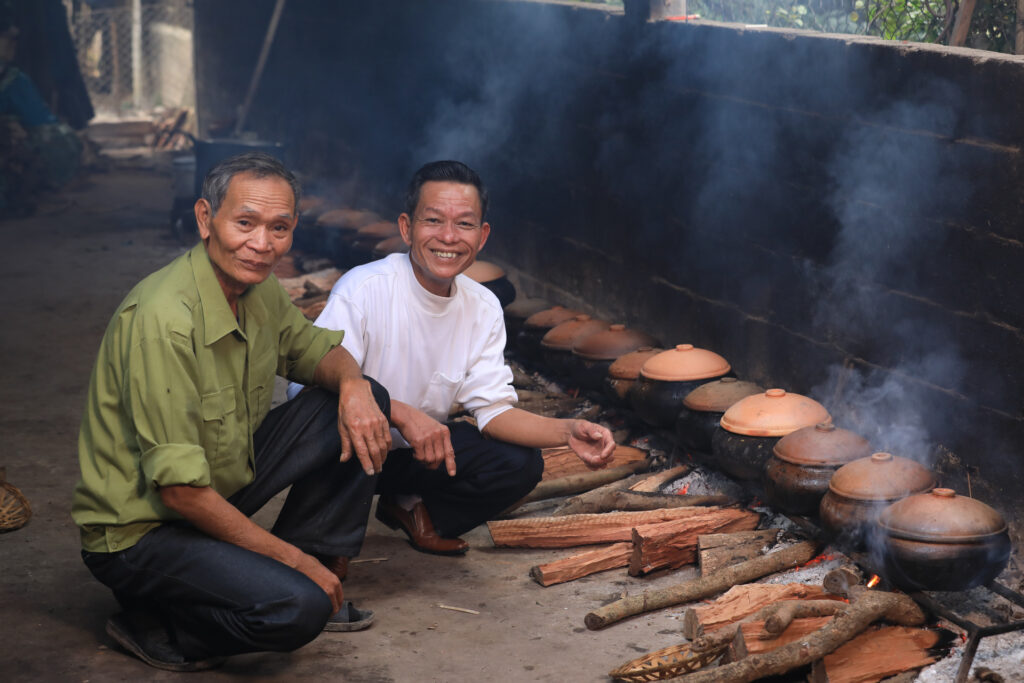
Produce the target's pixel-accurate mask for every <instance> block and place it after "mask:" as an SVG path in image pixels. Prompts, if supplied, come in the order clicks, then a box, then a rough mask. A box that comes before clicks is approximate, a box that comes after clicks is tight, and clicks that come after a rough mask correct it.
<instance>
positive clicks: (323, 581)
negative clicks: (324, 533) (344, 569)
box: [294, 553, 345, 614]
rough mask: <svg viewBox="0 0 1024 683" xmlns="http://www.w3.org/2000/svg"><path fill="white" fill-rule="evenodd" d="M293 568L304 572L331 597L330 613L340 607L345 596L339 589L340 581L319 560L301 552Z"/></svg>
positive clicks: (335, 611) (333, 612)
mask: <svg viewBox="0 0 1024 683" xmlns="http://www.w3.org/2000/svg"><path fill="white" fill-rule="evenodd" d="M294 569H297V570H298V571H300V572H302V573H303V574H305V575H306V576H307V577H308V578H309V579H310V581H312V582H313V583H315V584H316V585H318V586H320V588H322V589H323V591H324V593H327V597H328V598H330V599H331V608H332V609H331V614H335V613H337V611H338V610H340V609H341V606H342V605H343V604H344V602H343V600H344V598H345V593H344V592H343V591H342V589H341V581H340V580H338V577H337V575H335V573H334V572H332V571H331V570H330V569H328V568H327V567H325V566H324V565H323V563H321V562H320V560H318V559H316V558H315V557H313V556H312V555H307V554H306V553H301V554H300V555H299V558H298V562H297V563H296V564H295V566H294Z"/></svg>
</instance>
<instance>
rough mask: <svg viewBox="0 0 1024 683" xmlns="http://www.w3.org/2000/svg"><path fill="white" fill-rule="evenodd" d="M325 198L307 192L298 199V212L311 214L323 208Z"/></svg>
mask: <svg viewBox="0 0 1024 683" xmlns="http://www.w3.org/2000/svg"><path fill="white" fill-rule="evenodd" d="M325 204H326V200H325V199H324V198H323V197H320V196H318V195H315V194H307V195H305V196H303V197H302V199H300V200H299V213H300V214H312V213H316V212H317V211H320V210H321V209H322V208H324V205H325Z"/></svg>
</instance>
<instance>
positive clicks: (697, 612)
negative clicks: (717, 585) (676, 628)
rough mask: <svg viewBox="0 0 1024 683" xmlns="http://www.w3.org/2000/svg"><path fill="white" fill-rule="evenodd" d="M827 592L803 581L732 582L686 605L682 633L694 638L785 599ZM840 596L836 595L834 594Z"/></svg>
mask: <svg viewBox="0 0 1024 683" xmlns="http://www.w3.org/2000/svg"><path fill="white" fill-rule="evenodd" d="M826 596H827V594H826V593H825V590H824V589H823V588H822V587H821V586H812V585H809V584H805V583H746V584H740V585H738V586H733V587H732V588H730V589H729V590H727V591H726V592H725V593H723V594H722V595H721V596H720V597H719V598H717V599H716V600H715V601H714V602H711V603H708V604H706V605H698V606H696V607H688V608H686V611H685V612H683V636H684V637H685V638H686V639H687V640H694V639H695V638H697V637H698V636H700V635H701V634H704V633H711V632H712V631H715V630H717V629H719V628H722V627H723V626H727V625H728V624H733V623H735V622H737V621H740V620H741V619H744V618H746V617H749V616H750V615H752V614H754V613H756V612H757V611H758V610H760V609H763V608H764V607H767V606H768V605H773V604H777V603H781V602H783V601H786V600H819V599H824V598H826ZM835 599H837V600H840V599H841V598H839V597H838V596H837V597H836V598H835Z"/></svg>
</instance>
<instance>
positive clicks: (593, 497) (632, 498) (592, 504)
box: [554, 485, 736, 515]
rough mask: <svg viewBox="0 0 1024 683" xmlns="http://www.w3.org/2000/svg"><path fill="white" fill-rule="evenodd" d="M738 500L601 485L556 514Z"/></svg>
mask: <svg viewBox="0 0 1024 683" xmlns="http://www.w3.org/2000/svg"><path fill="white" fill-rule="evenodd" d="M735 502H736V501H734V500H732V499H731V498H729V497H728V496H677V495H674V494H663V493H641V492H637V491H629V490H625V491H624V490H621V489H619V488H617V487H614V486H613V485H612V486H602V487H601V488H599V489H594V490H593V491H587V492H586V493H582V494H580V495H578V496H573V497H572V498H570V499H569V500H567V501H565V502H564V503H562V505H561V506H559V508H558V509H557V510H555V513H554V514H555V515H580V514H587V513H590V514H593V513H598V512H613V511H616V510H618V511H623V510H632V511H638V510H658V509H662V508H677V507H679V508H681V507H694V506H696V505H730V504H732V503H735Z"/></svg>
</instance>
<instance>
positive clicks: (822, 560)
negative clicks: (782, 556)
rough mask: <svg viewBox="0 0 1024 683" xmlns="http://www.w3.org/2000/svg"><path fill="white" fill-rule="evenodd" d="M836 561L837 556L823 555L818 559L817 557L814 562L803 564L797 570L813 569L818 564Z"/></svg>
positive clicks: (809, 561)
mask: <svg viewBox="0 0 1024 683" xmlns="http://www.w3.org/2000/svg"><path fill="white" fill-rule="evenodd" d="M834 559H836V556H835V555H826V554H824V553H822V554H821V555H818V556H817V557H815V558H814V559H813V560H808V561H807V562H805V563H803V564H802V565H800V566H799V567H797V569H803V568H804V567H813V566H814V565H816V564H820V563H822V562H828V561H830V560H834Z"/></svg>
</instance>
